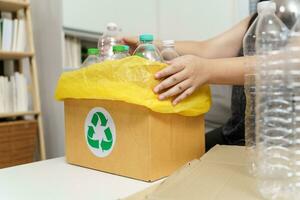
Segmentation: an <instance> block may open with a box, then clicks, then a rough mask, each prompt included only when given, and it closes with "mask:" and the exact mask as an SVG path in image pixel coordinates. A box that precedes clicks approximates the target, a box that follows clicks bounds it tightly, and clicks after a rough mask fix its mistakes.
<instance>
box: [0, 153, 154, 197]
mask: <svg viewBox="0 0 300 200" xmlns="http://www.w3.org/2000/svg"><path fill="white" fill-rule="evenodd" d="M156 183H157V182H156ZM152 184H154V183H146V182H143V181H138V180H134V179H129V178H125V177H121V176H116V175H112V174H107V173H103V172H99V171H96V170H91V169H86V168H82V167H78V166H74V165H70V164H67V163H66V161H65V158H63V157H62V158H56V159H51V160H46V161H40V162H35V163H31V164H26V165H20V166H16V167H11V168H6V169H0V199H1V200H2V199H3V200H60V199H61V200H69V199H70V200H84V199H87V200H115V199H119V198H124V197H127V196H129V195H132V194H134V193H136V192H138V191H140V190H143V189H145V188H147V187H149V186H151V185H152Z"/></svg>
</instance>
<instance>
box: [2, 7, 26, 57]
mask: <svg viewBox="0 0 300 200" xmlns="http://www.w3.org/2000/svg"><path fill="white" fill-rule="evenodd" d="M13 16H14V15H13V13H10V12H2V13H1V18H0V50H1V51H13V52H24V51H26V26H25V18H24V11H23V10H20V11H18V12H17V14H16V18H13Z"/></svg>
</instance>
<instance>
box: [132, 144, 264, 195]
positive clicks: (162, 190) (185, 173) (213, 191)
mask: <svg viewBox="0 0 300 200" xmlns="http://www.w3.org/2000/svg"><path fill="white" fill-rule="evenodd" d="M144 199H147V200H185V199H189V200H199V199H204V200H260V199H262V198H261V197H260V195H259V193H258V192H257V190H256V182H255V178H254V177H252V176H251V175H249V174H248V172H247V168H246V152H245V148H244V147H237V146H216V147H214V148H213V149H212V150H211V151H209V152H208V153H207V154H205V155H204V156H203V157H202V158H201V159H199V160H194V161H192V162H190V163H188V164H187V165H185V166H184V167H182V168H181V169H180V170H178V171H177V172H175V173H174V174H173V175H171V176H170V177H168V178H167V179H166V180H165V181H164V182H162V183H160V184H159V185H155V186H152V187H151V188H149V189H147V190H145V191H142V192H140V193H138V194H136V195H134V196H132V197H129V198H127V199H126V200H144Z"/></svg>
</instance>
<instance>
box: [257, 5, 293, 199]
mask: <svg viewBox="0 0 300 200" xmlns="http://www.w3.org/2000/svg"><path fill="white" fill-rule="evenodd" d="M275 10H276V4H275V3H272V2H263V3H260V4H259V5H258V12H259V15H260V17H259V19H258V22H257V29H256V52H257V54H258V55H259V59H258V61H257V66H258V67H257V68H256V73H257V80H256V93H257V96H256V142H257V143H256V145H257V147H256V148H257V156H258V158H257V178H258V189H259V191H260V193H261V194H262V196H263V197H264V198H265V199H278V200H279V199H280V200H291V199H293V198H292V196H291V194H292V193H293V192H292V190H293V187H291V183H292V176H293V173H292V172H293V170H292V162H291V161H292V157H293V154H292V149H291V147H292V146H291V144H292V143H293V137H292V136H293V133H292V101H291V92H290V90H289V88H288V84H287V83H288V78H287V72H288V70H287V66H286V63H285V60H286V59H285V58H284V57H285V55H284V53H283V48H285V45H286V42H287V37H288V29H287V27H286V26H285V25H284V24H283V23H282V22H281V21H280V19H279V18H277V17H276V15H275Z"/></svg>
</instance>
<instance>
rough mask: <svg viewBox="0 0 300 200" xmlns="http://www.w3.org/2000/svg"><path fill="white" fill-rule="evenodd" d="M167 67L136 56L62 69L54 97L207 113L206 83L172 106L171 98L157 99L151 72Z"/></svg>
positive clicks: (208, 106)
mask: <svg viewBox="0 0 300 200" xmlns="http://www.w3.org/2000/svg"><path fill="white" fill-rule="evenodd" d="M164 67H166V65H165V64H163V63H159V62H150V61H148V60H146V59H144V58H140V57H137V56H131V57H127V58H124V59H121V60H115V61H105V62H102V63H99V64H94V65H91V66H88V67H86V68H82V69H80V70H76V71H71V72H64V73H63V74H62V75H61V77H60V79H59V81H58V85H57V88H56V93H55V98H56V99H57V100H64V99H106V100H119V101H124V102H127V103H131V104H137V105H141V106H145V107H147V108H149V109H151V110H153V111H155V112H160V113H178V114H181V115H184V116H197V115H200V114H203V113H206V112H208V110H209V108H210V105H211V97H210V89H209V86H207V85H205V86H203V87H201V88H199V89H198V90H197V91H196V92H195V93H194V94H192V95H191V96H189V97H188V98H186V99H185V100H183V101H182V102H180V103H179V104H178V105H176V106H173V105H172V103H171V101H170V100H165V101H159V100H158V98H157V95H156V94H154V93H153V88H154V87H155V86H156V85H157V84H158V83H159V81H157V80H155V79H154V74H155V73H156V72H158V71H159V70H161V69H163V68H164Z"/></svg>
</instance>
